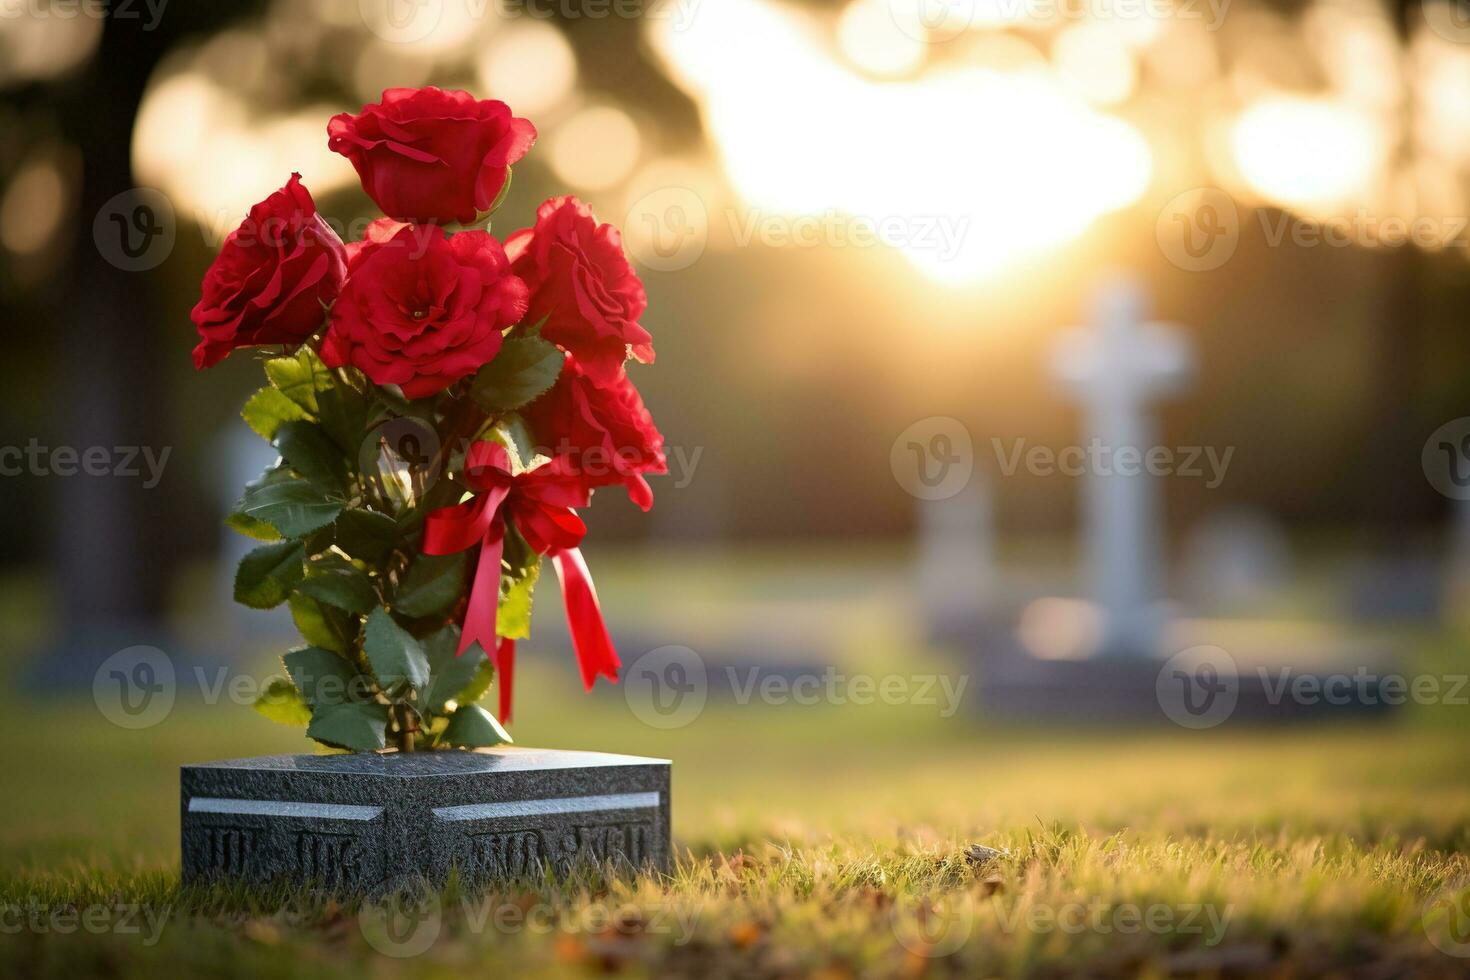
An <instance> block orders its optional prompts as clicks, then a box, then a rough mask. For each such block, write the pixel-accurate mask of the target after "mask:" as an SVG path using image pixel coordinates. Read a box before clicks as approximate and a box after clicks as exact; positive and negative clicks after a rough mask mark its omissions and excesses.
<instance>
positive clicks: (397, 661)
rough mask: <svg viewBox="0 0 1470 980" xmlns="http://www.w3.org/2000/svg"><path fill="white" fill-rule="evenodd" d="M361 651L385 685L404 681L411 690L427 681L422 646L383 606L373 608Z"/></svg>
mask: <svg viewBox="0 0 1470 980" xmlns="http://www.w3.org/2000/svg"><path fill="white" fill-rule="evenodd" d="M362 651H363V653H365V654H367V658H368V662H369V663H370V664H372V667H373V674H374V675H376V677H377V678H378V682H379V683H381V684H383V685H384V686H386V687H393V686H394V685H397V684H404V685H407V686H408V687H410V688H413V689H414V690H418V689H420V688H424V687H427V686H428V683H429V658H428V657H427V656H426V655H425V654H424V648H423V645H422V644H421V643H419V641H418V640H416V639H414V637H413V635H412V634H410V633H409V632H408V631H407V630H406V629H404V628H403V627H402V626H399V625H398V624H397V623H395V622H394V621H393V617H392V616H391V615H389V613H388V611H387V610H386V609H374V610H373V613H372V615H371V616H369V617H368V618H367V626H366V627H365V629H364V631H363V642H362Z"/></svg>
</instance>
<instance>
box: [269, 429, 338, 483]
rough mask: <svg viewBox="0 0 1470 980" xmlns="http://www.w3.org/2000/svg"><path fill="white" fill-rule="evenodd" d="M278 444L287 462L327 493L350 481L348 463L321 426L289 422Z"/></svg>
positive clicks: (278, 437) (276, 441)
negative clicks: (348, 479) (348, 478)
mask: <svg viewBox="0 0 1470 980" xmlns="http://www.w3.org/2000/svg"><path fill="white" fill-rule="evenodd" d="M275 446H276V449H277V450H278V451H279V452H280V454H281V458H282V459H283V460H285V461H286V465H288V466H290V467H291V469H293V470H295V471H296V473H297V474H298V475H299V476H301V477H302V478H303V479H305V480H307V481H308V482H309V483H311V484H312V485H314V486H315V487H317V488H318V489H319V490H321V491H322V492H323V493H328V494H331V493H336V494H340V493H341V492H342V490H343V487H344V486H345V485H346V483H347V464H346V461H345V460H344V459H343V457H342V452H341V450H339V449H338V448H337V446H336V444H335V443H333V442H332V440H331V439H328V438H327V435H326V433H325V432H323V431H322V430H321V427H320V426H317V425H313V424H312V423H310V422H286V423H284V424H282V425H281V427H280V430H279V431H278V432H277V433H276V439H275Z"/></svg>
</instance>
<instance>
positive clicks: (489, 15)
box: [357, 0, 701, 44]
mask: <svg viewBox="0 0 1470 980" xmlns="http://www.w3.org/2000/svg"><path fill="white" fill-rule="evenodd" d="M700 2H701V0H358V4H357V9H358V14H359V15H360V16H361V18H362V22H363V24H364V25H365V26H366V27H367V29H368V30H369V31H370V32H371V33H372V34H374V35H375V36H377V37H378V38H380V39H381V40H383V41H387V42H388V43H390V44H435V43H436V42H437V40H438V39H437V38H435V37H434V35H435V32H437V31H439V30H440V28H441V26H442V27H443V28H444V31H443V37H444V38H445V39H446V40H445V43H446V44H447V43H449V42H450V41H454V40H458V39H459V38H461V37H463V35H464V33H465V31H464V25H466V24H475V23H479V22H482V21H484V20H486V19H496V20H514V19H516V18H519V17H526V18H531V19H534V20H558V21H575V20H592V21H600V20H608V19H618V20H668V21H671V22H672V24H673V27H674V30H676V31H684V30H687V29H688V27H689V25H690V23H692V21H693V18H694V14H695V11H696V10H697V9H698V6H699V3H700Z"/></svg>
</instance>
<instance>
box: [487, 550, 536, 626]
mask: <svg viewBox="0 0 1470 980" xmlns="http://www.w3.org/2000/svg"><path fill="white" fill-rule="evenodd" d="M526 551H527V555H526V557H525V558H524V559H523V564H520V565H519V566H518V567H514V568H513V569H512V570H511V571H510V572H509V573H507V574H505V575H502V576H501V578H500V609H499V611H498V612H497V614H496V619H495V629H496V631H497V632H498V633H499V634H500V635H501V636H505V637H509V638H510V639H512V640H526V639H530V636H531V600H532V597H533V594H534V593H535V591H536V581H537V580H538V579H539V578H540V577H541V556H540V555H538V554H536V553H535V552H533V551H531V550H530V549H529V548H528V549H526Z"/></svg>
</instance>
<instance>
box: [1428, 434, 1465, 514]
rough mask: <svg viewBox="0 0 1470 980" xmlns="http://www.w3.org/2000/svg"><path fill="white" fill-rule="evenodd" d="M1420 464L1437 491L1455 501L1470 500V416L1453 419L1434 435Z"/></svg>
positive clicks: (1429, 440) (1430, 438)
mask: <svg viewBox="0 0 1470 980" xmlns="http://www.w3.org/2000/svg"><path fill="white" fill-rule="evenodd" d="M1419 462H1420V464H1421V465H1422V466H1423V467H1424V477H1425V479H1427V480H1428V481H1429V485H1430V486H1432V487H1434V489H1436V490H1438V491H1439V492H1440V493H1442V494H1444V495H1445V496H1446V497H1449V498H1450V499H1452V500H1470V416H1462V417H1460V418H1457V419H1451V420H1450V421H1448V422H1446V423H1445V424H1444V425H1442V426H1440V427H1439V428H1437V429H1435V430H1434V431H1433V432H1431V433H1430V434H1429V438H1428V439H1426V440H1424V450H1423V452H1422V453H1421V454H1420V457H1419Z"/></svg>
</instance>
